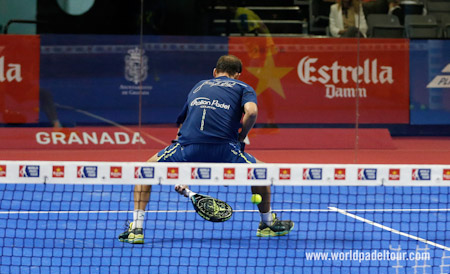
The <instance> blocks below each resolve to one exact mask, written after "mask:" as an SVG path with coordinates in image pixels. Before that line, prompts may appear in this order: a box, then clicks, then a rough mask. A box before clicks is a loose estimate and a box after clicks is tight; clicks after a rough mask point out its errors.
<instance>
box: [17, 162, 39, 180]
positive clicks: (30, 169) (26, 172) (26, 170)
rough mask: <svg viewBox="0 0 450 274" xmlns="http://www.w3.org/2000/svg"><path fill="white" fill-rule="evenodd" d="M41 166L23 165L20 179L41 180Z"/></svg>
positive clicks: (20, 168) (20, 170) (20, 169)
mask: <svg viewBox="0 0 450 274" xmlns="http://www.w3.org/2000/svg"><path fill="white" fill-rule="evenodd" d="M39 169H40V168H39V166H33V165H21V166H20V167H19V177H31V178H39Z"/></svg>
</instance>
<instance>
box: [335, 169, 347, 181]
mask: <svg viewBox="0 0 450 274" xmlns="http://www.w3.org/2000/svg"><path fill="white" fill-rule="evenodd" d="M334 179H335V180H345V168H335V169H334Z"/></svg>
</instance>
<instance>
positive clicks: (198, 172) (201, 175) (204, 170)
mask: <svg viewBox="0 0 450 274" xmlns="http://www.w3.org/2000/svg"><path fill="white" fill-rule="evenodd" d="M191 179H200V180H209V179H211V168H209V167H193V168H192V169H191Z"/></svg>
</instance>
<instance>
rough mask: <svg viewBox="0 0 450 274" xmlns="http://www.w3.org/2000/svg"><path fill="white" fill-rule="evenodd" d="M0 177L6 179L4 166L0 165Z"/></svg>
mask: <svg viewBox="0 0 450 274" xmlns="http://www.w3.org/2000/svg"><path fill="white" fill-rule="evenodd" d="M0 177H6V165H0Z"/></svg>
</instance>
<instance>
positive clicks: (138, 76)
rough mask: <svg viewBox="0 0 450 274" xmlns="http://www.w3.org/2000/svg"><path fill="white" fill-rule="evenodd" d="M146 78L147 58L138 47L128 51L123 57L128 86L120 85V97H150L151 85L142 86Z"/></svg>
mask: <svg viewBox="0 0 450 274" xmlns="http://www.w3.org/2000/svg"><path fill="white" fill-rule="evenodd" d="M147 76H148V57H147V56H146V55H145V50H141V49H139V48H138V47H136V48H134V49H130V50H128V54H127V55H126V56H125V79H126V80H127V81H130V82H132V83H133V84H130V85H120V86H119V89H120V91H121V95H150V91H151V90H152V89H153V86H151V85H143V84H142V82H144V81H145V80H146V79H147Z"/></svg>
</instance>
